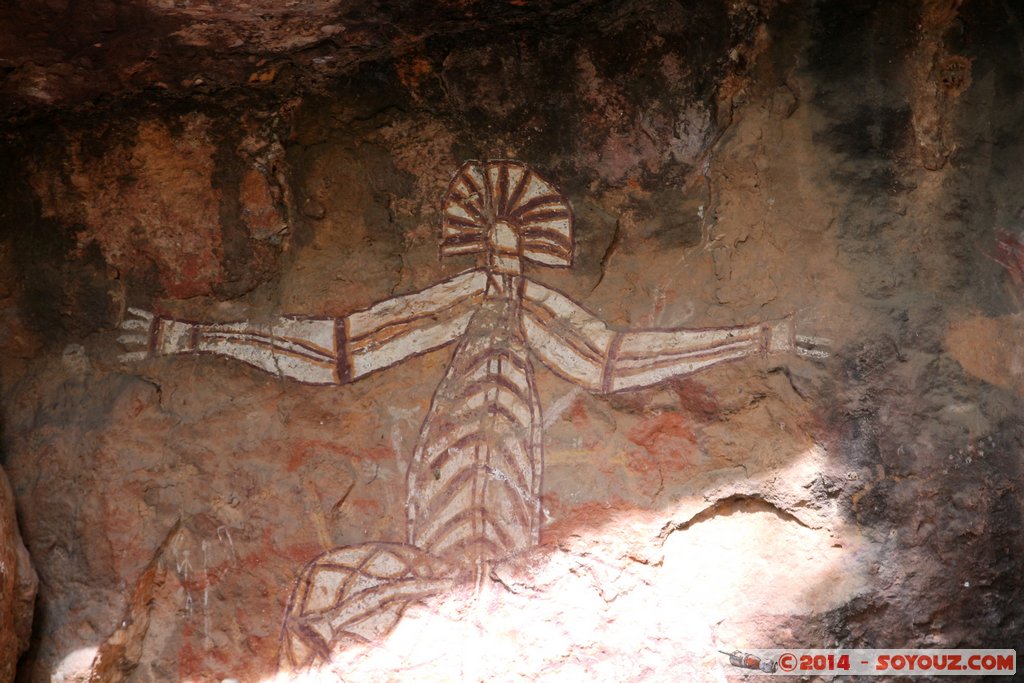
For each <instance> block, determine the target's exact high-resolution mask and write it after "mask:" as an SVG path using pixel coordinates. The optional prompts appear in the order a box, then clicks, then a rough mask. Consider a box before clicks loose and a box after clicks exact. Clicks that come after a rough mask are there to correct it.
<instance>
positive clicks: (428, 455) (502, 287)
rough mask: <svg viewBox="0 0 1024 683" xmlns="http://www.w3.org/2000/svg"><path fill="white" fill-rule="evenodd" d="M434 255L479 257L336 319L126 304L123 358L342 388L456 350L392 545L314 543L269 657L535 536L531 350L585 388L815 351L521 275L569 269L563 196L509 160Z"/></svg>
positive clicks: (293, 658) (498, 557)
mask: <svg viewBox="0 0 1024 683" xmlns="http://www.w3.org/2000/svg"><path fill="white" fill-rule="evenodd" d="M441 229H442V232H441V239H442V241H441V254H442V255H455V254H480V255H482V260H483V264H482V265H481V266H479V267H477V268H473V269H471V270H467V271H465V272H463V273H460V274H458V275H456V276H454V277H451V278H449V279H447V280H444V281H442V282H440V283H438V284H436V285H434V286H432V287H428V288H427V289H424V290H422V291H419V292H415V293H412V294H406V295H403V296H396V297H392V298H389V299H386V300H384V301H382V302H380V303H378V304H376V305H375V306H372V307H370V308H368V309H366V310H361V311H356V312H354V313H350V314H348V315H345V316H340V317H303V316H286V317H283V318H281V319H280V320H278V321H277V322H276V323H274V324H271V325H253V324H250V323H247V322H239V323H227V324H217V323H214V324H208V323H197V322H189V321H184V320H176V319H172V318H166V317H162V316H156V315H153V314H151V313H148V312H145V311H141V310H138V309H130V313H131V317H130V318H128V319H126V320H125V321H124V322H123V323H122V325H121V328H122V330H123V333H124V334H122V336H121V338H120V341H121V342H122V343H123V344H125V346H126V347H127V348H128V349H129V350H128V352H127V353H125V354H124V355H123V357H124V359H126V360H141V359H144V358H146V357H149V356H155V355H172V354H214V355H217V356H224V357H228V358H234V359H237V360H240V361H242V362H245V363H248V364H250V365H252V366H255V367H257V368H259V369H261V370H264V371H266V372H269V373H272V374H274V375H277V376H279V377H282V378H288V379H293V380H296V381H299V382H303V383H306V384H319V385H333V384H344V383H347V382H353V381H356V380H358V379H360V378H362V377H365V376H366V375H369V374H371V373H373V372H377V371H381V370H385V369H386V368H389V367H391V366H393V365H396V364H398V363H401V362H402V361H404V360H406V359H408V358H410V357H412V356H416V355H418V354H423V353H427V352H429V351H433V350H435V349H440V348H441V347H444V346H447V345H454V346H455V350H454V352H453V353H452V356H451V360H450V362H449V364H448V367H447V370H446V372H445V375H444V378H443V379H442V380H441V382H440V384H439V385H438V387H437V389H436V390H435V391H434V395H433V397H432V400H431V404H430V408H429V410H428V412H427V415H426V417H425V418H424V420H423V423H422V427H421V429H420V433H419V438H418V441H417V443H416V447H415V451H414V452H413V454H412V458H411V461H410V463H409V468H408V479H407V496H408V497H407V507H406V515H407V529H406V541H405V542H404V543H394V542H367V543H361V544H357V545H351V546H345V547H340V548H336V549H333V550H330V551H328V552H326V553H324V554H322V555H320V556H319V557H316V558H314V559H313V560H312V561H311V562H309V563H308V564H307V565H306V567H305V568H304V569H303V570H302V572H301V574H300V576H299V579H298V580H297V582H296V585H295V587H294V589H293V592H292V595H291V597H290V599H289V601H288V606H287V610H286V615H285V619H284V626H283V629H282V635H281V652H280V664H281V665H282V666H283V667H289V668H293V669H296V668H303V667H306V666H310V665H313V664H316V663H321V662H327V661H329V659H330V657H331V655H332V652H335V651H337V649H339V648H343V647H345V646H346V645H348V644H351V643H353V642H364V643H365V642H373V641H374V640H376V639H379V638H381V637H383V636H385V635H386V634H387V633H388V632H389V631H390V630H391V629H392V628H393V627H394V626H395V624H396V623H397V622H398V620H399V619H400V618H401V616H402V614H403V613H404V611H405V610H406V609H407V608H408V607H409V606H410V605H411V604H413V603H415V602H418V601H422V600H424V599H426V598H428V597H430V596H432V595H436V594H438V593H440V592H442V591H444V590H445V589H446V588H449V587H451V586H452V585H453V583H454V582H456V581H460V580H475V581H477V582H479V581H482V580H483V578H484V577H485V576H486V575H487V568H488V566H489V565H491V564H493V563H496V562H500V561H503V560H506V559H508V558H510V557H512V556H514V555H516V554H518V553H521V552H522V551H524V550H526V549H528V548H530V547H531V546H533V545H534V544H536V543H537V542H538V540H539V533H540V526H541V509H540V495H541V476H542V472H543V443H542V433H541V432H542V424H543V421H542V419H541V402H540V398H539V396H538V394H537V389H536V384H535V381H534V364H533V360H534V359H537V360H539V361H540V363H541V364H543V365H544V366H545V367H546V368H548V369H549V370H551V371H552V372H554V373H556V374H558V375H560V376H561V377H563V378H565V379H566V380H569V381H571V382H574V383H576V384H578V385H579V386H581V387H583V388H584V389H586V390H589V391H593V392H599V393H609V392H617V391H625V390H629V389H636V388H640V387H648V386H652V385H655V384H658V383H660V382H663V381H665V380H668V379H670V378H675V377H680V376H684V375H689V374H691V373H695V372H698V371H700V370H702V369H704V368H708V367H711V366H714V365H718V364H721V363H726V362H731V361H737V360H740V359H743V358H748V357H751V356H764V355H767V354H771V353H780V352H787V353H794V354H797V355H803V356H811V357H824V356H825V355H827V354H826V352H825V351H824V350H823V346H824V340H821V339H819V338H814V337H805V336H798V335H796V334H795V333H794V330H793V326H792V323H791V320H790V319H785V320H781V321H774V322H769V323H759V324H754V325H747V326H740V327H725V328H716V329H636V330H616V329H612V328H610V327H609V326H608V325H606V324H605V323H604V322H602V321H601V320H600V319H599V318H597V317H596V316H595V315H593V314H592V313H590V312H589V311H587V310H586V309H585V308H583V307H582V306H581V305H579V304H578V303H576V302H575V301H573V300H572V299H571V298H570V297H569V296H567V295H565V294H562V293H560V292H558V291H556V290H554V289H552V288H550V287H547V286H545V285H543V284H541V283H540V282H537V281H536V280H534V279H532V278H530V277H527V276H525V275H524V274H523V270H524V267H525V266H526V265H527V264H531V265H533V266H548V267H563V268H564V267H569V266H571V265H572V258H573V249H574V240H573V215H572V209H571V207H570V205H569V202H568V200H567V199H566V198H565V197H564V196H563V195H562V194H561V193H560V192H559V191H558V190H557V189H555V187H554V186H553V185H552V184H551V183H549V182H548V181H547V180H545V179H544V178H542V177H541V176H540V175H538V174H537V173H536V172H535V171H533V170H532V169H530V168H529V167H527V166H526V165H525V164H523V163H521V162H518V161H509V160H495V161H487V162H479V161H468V162H466V163H465V164H463V166H462V167H461V168H460V169H459V170H458V171H457V172H456V174H455V176H454V178H453V179H452V181H451V183H450V185H449V187H448V190H447V192H446V193H445V195H444V199H443V203H442V225H441Z"/></svg>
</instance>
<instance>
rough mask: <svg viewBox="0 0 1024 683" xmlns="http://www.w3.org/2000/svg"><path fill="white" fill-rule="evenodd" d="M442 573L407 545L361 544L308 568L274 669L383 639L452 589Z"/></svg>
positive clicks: (431, 559)
mask: <svg viewBox="0 0 1024 683" xmlns="http://www.w3.org/2000/svg"><path fill="white" fill-rule="evenodd" d="M452 580H453V579H452V572H451V571H450V569H449V568H448V566H447V565H446V564H445V563H443V562H442V561H440V560H438V559H437V558H435V557H433V556H432V555H430V554H428V553H426V552H424V551H422V550H420V549H419V548H417V547H415V546H412V545H408V544H405V543H385V542H376V543H361V544H359V545H353V546H346V547H343V548H336V549H334V550H330V551H328V552H326V553H324V554H323V555H320V556H319V557H317V558H316V559H314V560H313V561H312V562H310V563H309V564H307V565H306V567H305V568H304V569H303V571H302V574H301V575H300V576H299V578H298V580H297V581H296V583H295V588H294V589H293V591H292V595H291V598H290V599H289V601H288V607H287V609H286V612H285V618H284V625H283V627H282V629H281V650H280V653H279V655H278V667H279V668H280V669H288V668H290V669H292V670H297V669H302V668H305V667H308V666H310V665H314V664H318V663H327V662H329V661H330V657H331V654H332V652H335V651H337V650H338V649H339V648H341V647H344V646H345V645H350V644H356V643H368V642H374V641H376V640H379V639H381V638H383V637H385V636H386V635H387V634H388V633H390V632H391V630H392V629H393V628H394V627H395V625H396V624H397V623H398V620H399V619H401V617H402V615H403V614H404V612H405V610H406V609H407V608H408V607H409V606H410V605H411V604H413V603H415V602H418V601H421V600H424V599H426V598H429V597H431V596H433V595H437V594H438V593H440V592H441V591H443V590H445V589H446V588H448V587H449V586H451V585H452Z"/></svg>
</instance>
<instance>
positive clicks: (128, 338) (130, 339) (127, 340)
mask: <svg viewBox="0 0 1024 683" xmlns="http://www.w3.org/2000/svg"><path fill="white" fill-rule="evenodd" d="M148 341H149V339H147V338H146V336H145V335H142V334H122V335H121V336H120V337H118V338H117V343H118V344H124V345H125V346H144V345H146V343H147V342H148Z"/></svg>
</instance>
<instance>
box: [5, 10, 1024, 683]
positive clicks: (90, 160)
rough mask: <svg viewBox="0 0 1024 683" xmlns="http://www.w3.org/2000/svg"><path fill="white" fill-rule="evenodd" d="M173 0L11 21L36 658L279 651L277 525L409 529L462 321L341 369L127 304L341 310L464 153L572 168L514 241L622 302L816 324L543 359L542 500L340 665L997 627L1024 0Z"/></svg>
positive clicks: (171, 658) (718, 666)
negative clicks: (554, 247) (445, 584)
mask: <svg viewBox="0 0 1024 683" xmlns="http://www.w3.org/2000/svg"><path fill="white" fill-rule="evenodd" d="M186 4H187V5H188V6H187V7H185V8H184V9H182V8H181V7H178V8H177V9H175V7H171V3H142V2H140V3H135V4H134V5H133V4H131V3H127V4H124V5H118V6H117V7H119V8H120V9H118V10H117V11H116V12H115V11H114V10H113V9H111V10H110V14H109V15H105V14H104V13H103V12H97V13H96V15H95V16H96V17H98V18H97V19H95V21H93V20H90V21H85V22H84V23H83V24H82V25H81V26H80V27H79V28H78V29H77V33H74V32H73V33H72V34H71V35H70V36H65V38H64V40H65V42H60V41H56V42H54V40H53V39H52V36H51V37H50V38H49V39H48V38H47V35H45V34H44V35H37V34H36V33H33V32H31V31H17V32H16V31H14V30H13V28H12V29H11V30H10V31H9V33H10V35H11V38H10V40H9V41H8V42H7V44H6V45H5V48H4V49H5V50H6V52H5V54H7V55H8V57H9V56H10V55H11V54H15V53H18V54H25V53H34V54H36V55H37V58H36V59H35V60H27V59H24V58H22V59H20V60H14V59H13V58H11V59H7V61H6V62H5V66H4V69H5V71H4V79H5V80H4V86H3V87H4V88H5V91H6V92H8V93H10V94H11V98H10V100H9V103H13V104H9V106H8V108H7V109H6V110H5V112H4V114H5V120H6V122H7V123H6V128H5V130H4V138H3V140H4V145H3V151H2V157H0V158H2V161H0V172H2V173H3V180H4V182H3V183H2V184H0V187H2V188H3V190H2V191H3V193H4V196H3V200H2V202H0V206H2V209H0V211H2V220H0V225H2V228H0V230H2V232H0V235H2V241H0V274H2V277H0V306H2V307H3V310H4V318H3V320H4V323H3V325H2V327H0V346H2V348H3V351H4V353H3V358H2V361H0V373H2V374H0V378H2V401H3V411H4V412H3V422H2V438H3V441H2V443H3V451H2V465H3V468H4V470H5V471H6V474H7V476H8V478H9V479H10V482H11V487H12V490H13V493H14V497H15V499H16V503H17V513H18V519H19V524H20V529H21V533H22V535H23V536H24V541H25V545H26V546H27V548H28V551H29V553H30V555H31V559H32V563H33V564H34V566H35V568H36V570H37V571H38V574H39V580H40V582H39V594H38V598H37V604H36V610H35V620H34V625H33V630H32V646H31V649H30V650H29V651H28V653H27V654H26V655H25V656H24V657H22V659H21V660H20V669H19V679H20V680H25V681H36V680H39V681H42V680H68V681H70V680H85V678H87V677H88V676H89V675H90V671H91V672H92V675H93V676H94V677H95V678H97V680H139V681H150V680H152V681H166V680H202V681H206V680H211V681H220V680H223V679H229V678H237V679H240V680H252V681H259V680H266V679H269V677H271V676H272V675H273V673H274V671H275V669H276V666H277V657H278V649H279V645H280V642H281V627H282V618H283V616H284V613H285V608H286V605H287V604H288V601H289V599H290V597H291V595H292V593H291V591H292V586H293V585H294V583H295V580H296V577H298V576H299V575H300V574H301V572H302V570H303V567H304V566H305V565H306V564H307V563H308V562H310V561H311V560H313V559H314V558H316V557H318V556H319V555H321V554H322V553H325V552H329V551H331V550H332V549H337V548H343V547H353V546H359V544H366V543H373V542H381V541H383V542H392V543H401V542H403V541H404V540H405V525H406V488H407V479H406V470H407V469H408V467H409V462H410V459H411V457H412V454H413V452H414V450H415V447H416V443H417V438H418V435H419V434H420V433H421V427H422V422H423V420H424V416H425V415H426V414H427V411H428V409H429V406H430V403H431V399H432V396H434V392H435V388H436V387H437V386H438V383H439V382H440V381H441V379H442V377H443V376H444V373H445V369H446V367H447V365H448V363H449V360H450V358H451V356H452V351H451V350H450V349H442V350H437V351H433V352H431V353H426V354H423V355H419V356H417V357H414V358H411V359H408V360H406V361H404V362H403V363H401V364H399V365H396V366H394V367H390V368H388V369H386V370H383V371H381V372H376V373H373V374H371V375H368V376H367V377H366V378H365V379H361V380H360V381H358V382H353V383H351V384H347V385H344V386H341V387H324V386H309V385H305V384H302V383H296V382H289V381H286V380H284V379H280V378H278V377H275V376H273V375H271V374H267V373H263V372H260V371H259V370H257V369H255V368H252V367H249V366H247V365H245V364H242V363H237V362H232V361H230V360H227V359H224V358H218V357H213V356H210V355H193V354H189V355H177V356H158V357H151V358H147V359H144V360H137V359H133V358H129V359H125V358H122V357H121V354H122V353H125V352H126V351H128V352H131V351H132V350H133V349H132V348H130V345H129V346H126V345H125V344H124V343H120V342H119V337H121V336H122V335H124V333H125V330H124V329H123V326H124V321H125V320H132V319H136V316H135V314H133V313H132V312H131V311H130V310H129V309H141V310H145V311H153V312H155V313H156V314H158V315H162V316H167V317H172V318H176V319H182V320H192V321H206V322H231V321H248V322H249V323H251V324H262V323H268V324H269V323H270V322H271V321H273V320H275V319H277V318H278V316H281V315H284V314H297V315H304V316H313V317H317V316H343V315H347V314H350V313H352V312H355V311H360V310H363V309H366V308H368V307H370V306H372V305H374V304H375V303H377V302H380V301H383V300H386V299H388V298H390V297H395V296H398V295H404V294H408V293H411V292H416V291H419V290H422V289H424V288H426V287H429V286H431V285H434V284H436V283H438V282H441V281H444V280H445V279H446V278H450V277H452V276H454V275H456V274H458V273H460V272H462V271H464V270H466V269H468V268H471V267H473V266H474V264H475V263H476V261H475V259H474V257H473V256H456V257H446V258H443V259H442V258H439V257H438V243H439V224H440V221H441V203H440V201H441V197H442V195H443V194H444V193H445V191H446V188H447V187H448V185H449V182H450V180H451V178H452V174H453V173H454V172H455V171H456V169H458V168H459V167H460V166H461V164H462V163H463V162H464V161H466V160H467V159H479V160H487V159H515V160H521V161H523V162H525V163H527V164H528V165H529V166H530V167H531V168H533V169H534V170H535V171H536V172H537V173H538V174H540V175H541V176H543V177H544V178H546V179H547V180H549V181H551V182H552V183H553V184H554V185H555V186H556V187H557V188H558V189H559V190H560V191H561V192H562V193H563V194H564V195H565V197H566V198H567V200H568V202H569V203H570V204H571V207H572V211H573V214H574V217H575V254H574V262H573V265H572V267H571V268H566V269H553V268H544V267H541V266H537V265H529V266H527V270H526V273H527V275H528V276H530V277H532V278H534V279H536V280H537V281H539V282H541V283H543V284H545V285H547V286H550V287H552V288H555V289H557V290H558V291H561V292H563V293H564V294H566V295H567V296H568V297H570V298H571V299H572V300H574V301H575V302H577V303H579V304H580V305H582V306H584V307H585V308H586V309H587V310H589V311H591V312H592V313H593V314H595V315H596V316H597V317H599V318H600V319H602V320H603V321H605V322H606V323H607V324H608V325H609V326H610V327H611V328H613V329H616V330H625V329H641V328H645V329H646V328H650V329H655V328H657V329H666V328H691V329H703V328H723V327H729V326H737V325H749V324H754V323H762V322H765V321H777V320H791V321H792V323H793V325H794V326H795V329H796V331H797V332H798V333H799V334H801V335H814V336H819V337H824V338H827V339H828V340H829V343H828V352H829V355H828V357H827V358H808V357H799V356H798V355H796V354H794V353H777V354H769V355H767V356H765V357H761V354H754V356H752V357H750V358H746V359H743V360H741V361H738V362H735V363H726V364H721V365H716V366H715V367H712V368H708V369H705V370H703V371H701V372H698V373H695V374H692V375H687V376H680V377H676V378H673V379H670V380H668V381H665V382H661V383H659V384H657V385H656V386H652V387H648V388H641V389H637V390H633V391H622V392H615V393H600V392H592V391H588V390H586V389H584V388H582V387H580V386H579V385H578V384H576V383H573V382H571V381H568V380H567V379H566V378H565V377H563V376H559V375H558V374H557V373H555V372H551V371H549V370H548V369H545V368H544V366H543V365H542V364H541V363H539V362H538V363H536V365H537V373H536V391H537V395H538V396H539V397H540V403H541V405H542V407H543V417H542V424H543V446H544V459H545V464H544V468H543V485H542V494H541V498H540V508H541V519H542V528H541V532H540V538H539V542H537V543H536V545H534V546H533V547H531V548H530V549H529V550H527V551H525V552H524V553H522V554H520V555H519V556H517V557H516V558H513V559H512V560H509V561H506V562H503V563H499V564H498V565H496V566H495V567H494V568H492V571H490V573H489V574H488V576H487V578H486V581H485V584H486V585H485V588H484V590H483V592H482V593H477V594H476V595H475V597H474V594H473V592H472V590H471V589H472V586H469V585H467V584H465V583H462V584H458V585H456V586H454V587H453V588H452V589H451V590H448V591H445V592H443V593H442V594H440V595H438V596H436V597H434V598H432V599H431V600H428V601H426V605H420V606H412V607H410V611H409V613H408V614H407V615H406V618H405V619H403V620H402V621H401V622H400V623H399V625H398V627H397V628H396V629H395V630H394V631H393V632H391V633H382V634H380V635H379V637H378V638H375V639H374V642H373V643H372V644H371V645H369V646H367V645H361V646H352V647H344V648H339V652H338V653H336V656H335V660H334V664H333V665H334V666H335V667H337V668H338V669H339V670H340V671H343V672H344V674H345V675H346V676H348V677H349V678H351V680H381V679H382V678H385V677H397V678H399V679H403V677H404V679H408V680H435V679H437V680H444V679H450V678H452V677H453V676H454V677H460V676H461V677H466V678H469V679H480V680H544V679H545V678H544V677H545V676H547V677H549V678H550V679H551V680H566V679H573V678H574V677H575V678H580V679H581V680H582V679H583V678H585V679H587V680H601V681H604V680H607V681H613V680H615V681H618V680H652V681H655V680H705V679H708V678H712V677H715V676H720V675H732V673H731V672H730V670H729V669H728V666H727V665H726V663H725V662H723V661H722V660H723V658H722V657H721V655H719V654H718V653H717V650H732V649H735V648H751V647H776V646H777V647H783V646H793V647H797V646H804V647H831V646H842V647H1006V648H1009V647H1018V649H1019V646H1020V645H1021V643H1020V642H1019V640H1020V633H1022V632H1024V624H1022V612H1021V608H1020V606H1019V605H1020V597H1021V595H1020V593H1021V579H1022V576H1021V574H1022V569H1021V567H1022V564H1021V561H1020V557H1021V555H1020V553H1021V545H1022V541H1021V538H1022V536H1021V534H1020V505H1021V495H1022V494H1021V479H1022V475H1021V472H1020V463H1021V457H1022V444H1024V423H1022V418H1021V416H1022V415H1024V412H1022V407H1024V400H1022V395H1024V375H1022V373H1024V360H1022V356H1021V353H1022V352H1021V350H1020V349H1021V343H1020V340H1021V330H1022V325H1024V317H1022V313H1021V308H1020V307H1021V303H1022V296H1024V246H1022V239H1024V238H1022V234H1024V233H1022V230H1024V227H1022V225H1021V221H1022V219H1024V204H1021V199H1020V197H1021V196H1024V194H1022V192H1021V189H1022V188H1021V182H1022V180H1021V178H1022V176H1021V172H1020V170H1019V160H1020V159H1021V158H1024V149H1022V147H1024V142H1022V138H1021V135H1020V132H1019V131H1020V130H1021V124H1022V122H1024V101H1022V96H1021V92H1024V91H1022V88H1021V85H1022V84H1021V79H1022V76H1021V68H1020V67H1021V65H1022V61H1024V29H1022V28H1021V26H1022V22H1024V15H1022V14H1021V12H1020V11H1019V10H1018V9H1016V8H1014V7H1012V6H1010V5H1008V4H1006V3H1000V2H995V1H991V2H990V1H985V0H975V1H971V0H965V1H964V2H958V1H956V0H946V1H932V0H923V1H922V2H900V3H883V2H869V1H867V0H858V1H857V2H783V3H775V2H769V1H767V0H766V1H764V2H758V3H754V2H741V3H724V2H723V3H686V2H683V3H674V2H634V3H581V4H578V5H565V6H562V5H561V4H560V3H551V4H545V5H543V6H541V7H540V8H539V9H538V8H527V9H524V8H522V7H520V6H519V5H518V4H517V3H508V4H500V5H499V4H497V3H493V5H492V4H488V3H482V4H477V3H461V4H451V5H448V4H443V3H442V4H438V5H437V9H435V10H433V12H434V13H432V14H431V13H429V12H428V13H427V14H423V12H426V11H427V10H423V9H420V10H419V11H420V14H416V13H415V12H413V11H411V10H410V13H409V14H408V15H407V14H403V13H398V12H395V14H394V15H393V16H390V15H388V14H387V11H388V10H386V9H383V8H381V7H378V6H376V5H373V4H371V5H368V8H369V9H367V10H365V15H360V16H355V15H354V14H353V12H355V10H347V12H348V13H346V12H345V11H343V10H341V9H339V8H337V7H334V5H333V4H332V3H326V2H325V3H321V5H322V6H321V5H316V7H313V8H311V9H307V11H306V13H304V14H303V13H300V12H298V10H295V11H294V12H293V14H288V13H282V14H276V15H273V16H271V14H269V12H270V10H269V9H266V8H264V9H265V14H266V16H263V15H259V17H260V18H259V20H257V18H255V17H257V14H251V13H246V12H244V11H242V10H240V9H238V8H237V7H235V6H234V5H233V4H231V3H228V7H231V8H234V9H233V11H234V12H235V13H234V14H233V13H232V12H230V11H228V10H227V9H224V10H223V12H222V13H220V14H218V12H220V11H221V10H215V9H214V8H213V6H209V7H207V6H206V5H205V4H203V3H191V4H189V3H186ZM165 5H166V6H165ZM179 5H180V3H179ZM49 6H50V8H51V9H50V11H53V12H55V13H57V14H59V15H60V16H62V17H64V18H67V17H69V16H70V15H69V14H68V13H69V12H72V9H71V8H72V5H70V4H69V5H67V6H64V5H62V4H61V3H50V4H49ZM104 6H105V5H104ZM129 6H132V7H134V10H132V12H128V11H127V9H126V8H127V7H129ZM112 7H113V6H112ZM204 8H205V9H204ZM61 12H63V14H60V13H61ZM175 12H177V13H175ZM19 17H20V15H19V14H18V12H16V11H14V10H10V11H7V12H6V13H5V14H4V19H3V21H4V22H6V23H5V24H4V25H5V26H9V27H17V26H23V25H24V24H23V23H22V24H19V23H18V22H19V21H21V19H19ZM103 17H106V20H104V19H103ZM103 21H107V23H106V24H104V23H103ZM129 29H130V30H129ZM414 29H415V30H414ZM15 36H16V38H15ZM98 36H104V38H103V39H102V40H100V38H98ZM127 36H134V38H135V41H134V42H131V41H128V38H127ZM147 36H148V38H147ZM286 37H290V38H291V39H293V40H292V42H288V40H286ZM143 38H145V40H143ZM121 40H123V41H125V42H119V41H121ZM147 40H148V41H150V42H146V41H147ZM33 41H35V42H33ZM76 41H77V42H76ZM88 41H95V42H88ZM239 41H241V43H239ZM79 43H80V44H79ZM44 44H45V45H47V46H48V47H47V50H48V51H43V48H42V46H43V45H44ZM96 44H100V47H95V45H96ZM104 44H105V45H107V47H106V48H103V45H104ZM140 45H146V46H148V51H147V53H146V54H145V55H144V54H142V52H141V51H140V47H139V46H140ZM88 46H93V47H91V48H89V49H94V50H98V51H100V52H102V54H103V59H100V58H98V57H96V56H95V55H93V56H91V57H90V53H89V52H88V49H86V48H87V47H88ZM76 50H77V51H76ZM69 55H77V57H74V58H72V57H70V56H69ZM153 55H156V56H153ZM160 55H164V56H163V58H161V57H160ZM76 59H77V61H76ZM83 60H84V61H83ZM140 65H141V66H140ZM41 93H42V94H41ZM119 326H121V329H119ZM0 538H3V536H0ZM25 573H26V574H27V573H28V570H27V569H26V570H25ZM24 621H25V619H24V618H22V623H24ZM378 641H379V642H378ZM467 643H468V644H467ZM0 670H2V669H0ZM542 672H543V673H542Z"/></svg>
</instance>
